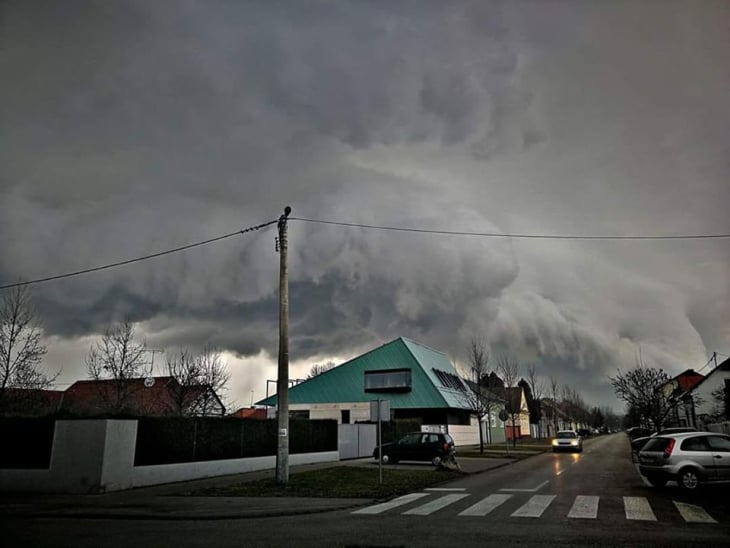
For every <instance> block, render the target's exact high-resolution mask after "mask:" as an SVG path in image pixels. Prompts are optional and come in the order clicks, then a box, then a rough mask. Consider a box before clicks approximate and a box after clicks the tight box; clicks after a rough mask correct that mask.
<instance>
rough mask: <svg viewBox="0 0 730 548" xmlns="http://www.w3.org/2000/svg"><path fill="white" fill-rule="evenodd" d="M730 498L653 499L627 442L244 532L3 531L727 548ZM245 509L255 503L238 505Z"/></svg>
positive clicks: (20, 536)
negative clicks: (390, 499)
mask: <svg viewBox="0 0 730 548" xmlns="http://www.w3.org/2000/svg"><path fill="white" fill-rule="evenodd" d="M726 488H727V486H726V485H725V486H719V488H716V487H715V488H710V489H706V490H704V491H703V492H702V493H699V494H698V495H693V496H687V495H683V494H681V493H680V492H679V491H678V490H677V488H676V487H672V486H669V487H667V488H665V489H662V490H656V489H653V488H650V487H648V486H647V485H645V484H644V482H643V481H642V478H641V477H640V476H639V475H638V472H637V471H636V469H635V467H634V464H633V463H632V462H631V458H630V454H629V449H628V440H627V439H626V436H625V435H623V434H614V435H610V436H602V437H597V438H594V439H590V440H587V442H586V444H585V449H584V452H583V453H582V454H551V453H546V454H541V455H537V456H534V457H530V458H528V459H525V460H522V461H520V462H517V463H515V464H512V465H509V466H506V467H503V468H500V469H496V470H493V471H490V472H486V473H483V474H477V475H473V476H466V477H464V478H463V479H459V480H458V481H455V482H451V483H449V484H445V485H440V486H439V487H437V488H432V489H426V490H423V491H420V492H414V493H410V494H408V495H405V496H403V497H399V498H398V499H395V500H392V501H388V502H385V503H381V504H369V505H364V506H362V507H359V508H354V509H348V510H341V511H337V512H327V513H313V514H308V515H299V516H282V517H270V518H257V519H240V520H230V519H228V520H199V521H197V520H195V521H194V520H190V521H157V520H151V519H150V520H93V519H55V518H45V519H21V518H18V519H12V520H11V519H4V520H2V522H0V525H1V526H2V528H3V530H4V533H3V538H4V545H5V546H11V547H15V546H21V547H29V546H58V547H61V546H73V547H87V546H88V547H92V546H94V547H97V546H111V547H117V546H118V547H121V546H125V547H126V546H135V547H142V546H180V547H183V546H191V547H193V546H211V545H215V546H220V547H226V546H243V547H258V546H261V547H269V546H297V547H307V546H319V547H321V546H333V547H335V546H337V547H353V548H355V547H379V546H390V547H395V546H403V547H406V546H408V547H411V546H413V547H422V546H444V545H449V546H483V545H492V546H516V545H523V546H618V545H631V546H662V547H664V546H683V547H684V546H700V545H701V546H730V504H729V503H728V501H727V497H726V496H723V494H724V493H726V492H727V490H726ZM245 500H246V504H251V503H252V500H254V503H255V499H245Z"/></svg>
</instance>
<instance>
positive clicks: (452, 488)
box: [424, 487, 466, 491]
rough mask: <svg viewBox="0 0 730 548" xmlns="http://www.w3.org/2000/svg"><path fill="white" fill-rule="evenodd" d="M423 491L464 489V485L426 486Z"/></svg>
mask: <svg viewBox="0 0 730 548" xmlns="http://www.w3.org/2000/svg"><path fill="white" fill-rule="evenodd" d="M424 491H466V487H428V488H426V489H424Z"/></svg>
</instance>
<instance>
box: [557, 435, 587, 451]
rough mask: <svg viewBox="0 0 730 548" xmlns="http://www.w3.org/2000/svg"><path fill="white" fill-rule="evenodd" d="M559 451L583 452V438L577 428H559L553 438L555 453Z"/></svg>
mask: <svg viewBox="0 0 730 548" xmlns="http://www.w3.org/2000/svg"><path fill="white" fill-rule="evenodd" d="M558 451H576V452H578V453H581V452H583V440H582V439H581V437H580V436H579V435H578V432H576V431H575V430H559V431H558V433H557V434H555V437H554V438H553V453H557V452H558Z"/></svg>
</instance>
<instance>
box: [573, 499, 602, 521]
mask: <svg viewBox="0 0 730 548" xmlns="http://www.w3.org/2000/svg"><path fill="white" fill-rule="evenodd" d="M598 500H599V497H589V496H585V495H578V496H577V497H575V502H573V507H572V508H571V509H570V512H568V517H569V518H582V519H596V517H598Z"/></svg>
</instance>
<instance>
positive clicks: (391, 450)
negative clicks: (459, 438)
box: [373, 432, 456, 466]
mask: <svg viewBox="0 0 730 548" xmlns="http://www.w3.org/2000/svg"><path fill="white" fill-rule="evenodd" d="M455 453H456V446H455V445H454V440H453V439H452V438H451V436H449V435H448V434H440V433H433V432H409V433H408V434H406V435H405V436H403V437H402V438H400V439H399V440H398V441H396V442H393V443H384V444H383V445H382V460H381V462H382V463H383V464H388V463H393V464H395V463H397V462H398V461H402V460H417V461H427V462H430V463H431V464H433V465H434V466H440V465H441V463H443V462H444V461H446V460H449V459H453V458H454V454H455ZM378 454H379V453H378V447H376V448H375V449H374V450H373V458H374V459H375V460H376V461H377V460H378Z"/></svg>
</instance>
